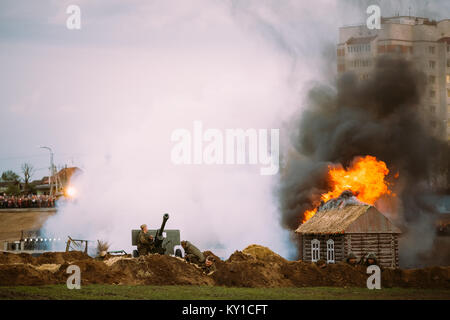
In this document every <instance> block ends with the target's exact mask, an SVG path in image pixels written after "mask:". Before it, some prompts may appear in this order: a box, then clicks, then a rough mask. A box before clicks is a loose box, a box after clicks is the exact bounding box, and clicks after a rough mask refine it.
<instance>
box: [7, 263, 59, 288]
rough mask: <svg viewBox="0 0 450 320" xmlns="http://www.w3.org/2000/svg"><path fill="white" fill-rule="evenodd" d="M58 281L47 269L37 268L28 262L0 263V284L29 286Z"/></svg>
mask: <svg viewBox="0 0 450 320" xmlns="http://www.w3.org/2000/svg"><path fill="white" fill-rule="evenodd" d="M56 283H58V280H57V278H56V277H55V275H54V274H53V273H52V272H51V271H49V270H38V269H36V268H34V267H33V265H30V264H11V265H6V264H2V265H0V285H2V286H18V285H19V286H30V285H47V284H56Z"/></svg>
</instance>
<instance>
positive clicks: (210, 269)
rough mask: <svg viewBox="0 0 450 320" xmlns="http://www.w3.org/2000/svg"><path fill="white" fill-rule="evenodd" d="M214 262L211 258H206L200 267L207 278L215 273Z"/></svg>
mask: <svg viewBox="0 0 450 320" xmlns="http://www.w3.org/2000/svg"><path fill="white" fill-rule="evenodd" d="M215 262H216V260H215V259H214V257H213V256H207V257H206V260H205V264H204V266H203V267H202V270H203V273H204V274H206V275H207V276H210V275H212V274H213V273H214V272H216V270H217V269H216V264H215Z"/></svg>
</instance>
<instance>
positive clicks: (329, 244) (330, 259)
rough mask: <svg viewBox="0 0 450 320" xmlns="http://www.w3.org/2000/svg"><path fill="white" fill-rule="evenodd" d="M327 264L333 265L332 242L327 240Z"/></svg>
mask: <svg viewBox="0 0 450 320" xmlns="http://www.w3.org/2000/svg"><path fill="white" fill-rule="evenodd" d="M327 263H334V241H333V239H328V241H327Z"/></svg>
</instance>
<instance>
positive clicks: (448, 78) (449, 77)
mask: <svg viewBox="0 0 450 320" xmlns="http://www.w3.org/2000/svg"><path fill="white" fill-rule="evenodd" d="M447 83H450V74H448V75H447Z"/></svg>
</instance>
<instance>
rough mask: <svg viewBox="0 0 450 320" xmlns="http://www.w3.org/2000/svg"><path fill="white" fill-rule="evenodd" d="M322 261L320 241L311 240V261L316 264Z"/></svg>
mask: <svg viewBox="0 0 450 320" xmlns="http://www.w3.org/2000/svg"><path fill="white" fill-rule="evenodd" d="M319 259H320V241H319V240H317V239H313V240H311V261H312V262H316V261H318V260H319Z"/></svg>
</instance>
